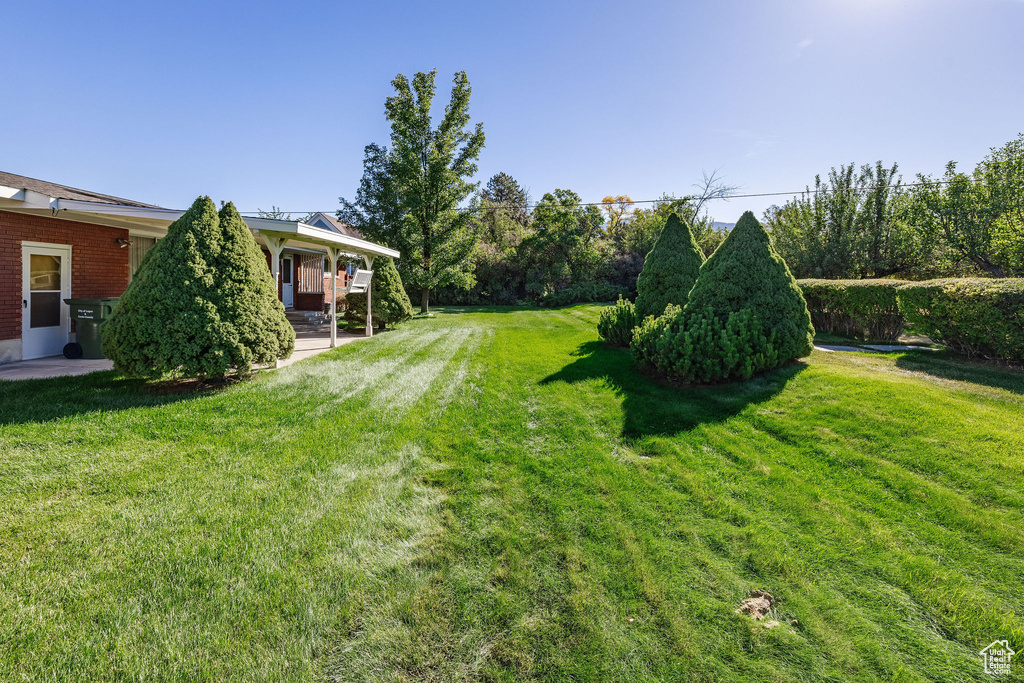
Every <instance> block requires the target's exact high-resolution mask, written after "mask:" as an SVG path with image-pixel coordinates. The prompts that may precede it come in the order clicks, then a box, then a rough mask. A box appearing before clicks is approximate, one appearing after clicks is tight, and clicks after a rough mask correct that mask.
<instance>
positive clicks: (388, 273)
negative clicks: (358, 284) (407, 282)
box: [345, 257, 413, 329]
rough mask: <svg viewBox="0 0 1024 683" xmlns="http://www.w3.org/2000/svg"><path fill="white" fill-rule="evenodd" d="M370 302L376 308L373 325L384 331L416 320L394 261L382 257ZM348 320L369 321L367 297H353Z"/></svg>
mask: <svg viewBox="0 0 1024 683" xmlns="http://www.w3.org/2000/svg"><path fill="white" fill-rule="evenodd" d="M370 292H371V295H372V296H371V297H370V301H371V302H372V305H373V324H374V325H375V326H376V327H379V328H380V329H384V328H385V327H387V326H389V325H397V324H398V323H401V322H404V321H406V320H408V319H409V318H411V317H412V315H413V309H412V302H411V301H410V300H409V295H408V294H407V293H406V291H405V287H403V286H402V276H401V275H399V274H398V269H397V268H395V262H394V261H393V260H392V259H390V258H381V257H378V258H377V259H376V260H375V261H374V269H373V278H372V279H371V280H370ZM345 300H346V301H347V302H348V311H347V312H346V314H345V318H346V320H349V321H351V322H361V321H365V320H366V294H349V295H347V296H346V297H345Z"/></svg>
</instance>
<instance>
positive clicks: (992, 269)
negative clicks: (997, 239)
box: [968, 255, 1006, 277]
mask: <svg viewBox="0 0 1024 683" xmlns="http://www.w3.org/2000/svg"><path fill="white" fill-rule="evenodd" d="M968 258H969V259H970V260H971V261H973V262H974V265H976V266H978V267H979V268H981V269H982V270H984V271H985V272H987V273H988V274H989V275H991V276H992V277H1006V274H1005V273H1004V272H1003V269H1002V268H1000V267H999V264H997V263H992V260H991V259H989V258H988V257H987V256H984V255H983V256H969V257H968Z"/></svg>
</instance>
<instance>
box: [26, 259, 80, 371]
mask: <svg viewBox="0 0 1024 683" xmlns="http://www.w3.org/2000/svg"><path fill="white" fill-rule="evenodd" d="M21 263H22V266H21V269H22V286H21V298H22V300H21V357H22V358H23V359H25V360H28V359H29V358H43V357H44V356H57V355H60V353H61V351H62V350H63V348H64V345H65V344H67V343H68V335H69V334H70V333H71V322H70V316H69V315H68V306H67V304H65V303H64V299H69V298H71V247H67V246H62V245H57V244H46V245H44V244H32V243H22V246H21Z"/></svg>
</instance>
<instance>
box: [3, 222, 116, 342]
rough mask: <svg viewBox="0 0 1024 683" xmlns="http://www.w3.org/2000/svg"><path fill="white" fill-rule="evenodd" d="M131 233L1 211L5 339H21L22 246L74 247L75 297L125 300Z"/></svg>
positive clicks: (72, 280) (72, 254)
mask: <svg viewBox="0 0 1024 683" xmlns="http://www.w3.org/2000/svg"><path fill="white" fill-rule="evenodd" d="M118 237H123V238H124V239H128V231H127V230H123V229H121V228H108V227H104V226H100V225H89V224H88V223H78V222H75V221H67V220H61V219H59V218H51V217H49V216H35V215H28V214H20V213H11V212H9V211H0V339H18V338H19V337H21V299H22V292H21V285H22V281H21V278H22V264H21V243H22V241H23V240H24V241H28V242H46V243H49V244H70V245H71V296H73V297H76V298H77V297H94V296H121V294H123V293H124V290H125V288H126V287H127V286H128V249H122V248H121V247H120V245H118V244H117V242H116V241H115V240H117V238H118Z"/></svg>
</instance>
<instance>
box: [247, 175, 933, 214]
mask: <svg viewBox="0 0 1024 683" xmlns="http://www.w3.org/2000/svg"><path fill="white" fill-rule="evenodd" d="M949 183H950V181H948V180H933V181H930V182H924V183H901V184H899V185H869V186H866V187H851V188H848V189H847V190H844V191H849V192H868V191H870V190H881V189H883V188H891V189H894V190H895V189H902V188H905V187H920V186H922V185H948V184H949ZM836 191H837V190H835V189H834V188H831V187H821V188H816V189H811V188H809V187H808V188H805V189H803V190H797V191H795V192H756V193H751V194H728V195H724V196H722V197H709V198H708V199H707V201H714V200H724V201H729V200H731V199H751V198H754V197H793V196H796V195H808V194H827V193H829V192H836ZM687 199H693V197H692V196H684V197H661V198H659V199H633V200H630V202H629V203H631V204H669V203H671V202H674V201H685V200H687ZM615 203H616V202H612V203H611V204H612V205H614V204H615ZM539 206H550V205H549V204H503V205H499V206H466V207H461V208H458V209H455V210H456V211H497V210H499V209H504V208H514V209H524V210H526V209H536V208H537V207H539ZM572 206H608V204H606V203H605V202H579V203H576V204H573V205H572ZM238 213H240V214H242V215H245V216H252V217H258V216H257V214H259V213H261V210H259V209H257V210H256V211H239V212H238ZM262 213H271V212H269V211H263V212H262ZM274 213H279V214H284V215H288V214H300V215H303V216H305V215H309V214H314V213H323V214H326V215H328V216H330V215H333V214H335V213H337V210H336V209H335V210H333V211H281V210H280V209H279V210H277V211H275V212H274Z"/></svg>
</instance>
